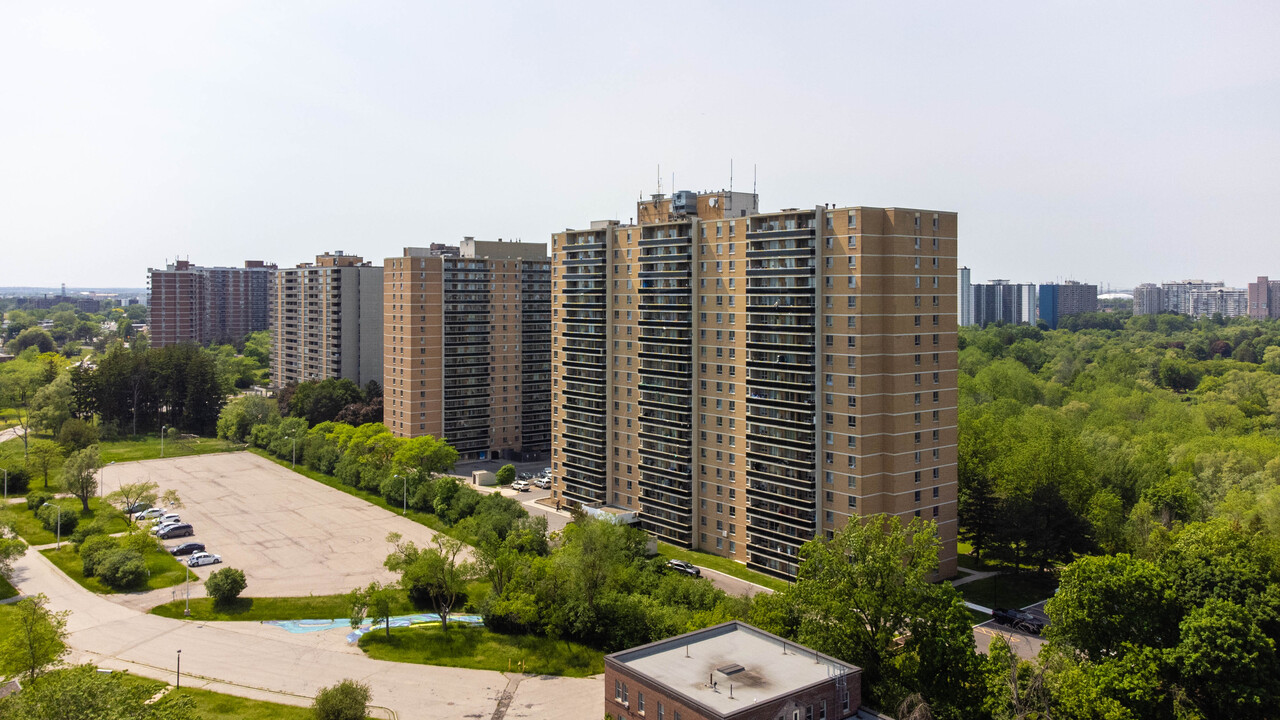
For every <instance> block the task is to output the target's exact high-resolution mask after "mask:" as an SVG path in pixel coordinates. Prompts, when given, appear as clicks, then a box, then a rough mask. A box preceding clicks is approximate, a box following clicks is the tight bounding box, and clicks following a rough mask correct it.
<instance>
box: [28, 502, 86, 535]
mask: <svg viewBox="0 0 1280 720" xmlns="http://www.w3.org/2000/svg"><path fill="white" fill-rule="evenodd" d="M28 502H30V500H28ZM59 508H60V506H58V505H41V506H40V508H39V509H38V510H36V519H37V520H39V521H40V524H41V525H44V529H45V530H48V531H49V532H51V533H61V534H62V535H63V536H64V537H69V536H70V535H71V531H72V530H75V529H76V525H79V524H80V513H79V512H77V511H76V510H74V509H72V508H61V511H59ZM59 525H61V526H62V527H61V528H59V527H58V526H59Z"/></svg>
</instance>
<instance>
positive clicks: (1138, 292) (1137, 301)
mask: <svg viewBox="0 0 1280 720" xmlns="http://www.w3.org/2000/svg"><path fill="white" fill-rule="evenodd" d="M1161 312H1164V288H1162V287H1160V286H1159V285H1156V284H1155V283H1142V284H1141V285H1139V286H1138V287H1136V288H1134V289H1133V314H1134V315H1156V314H1159V313H1161Z"/></svg>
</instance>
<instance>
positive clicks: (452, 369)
mask: <svg viewBox="0 0 1280 720" xmlns="http://www.w3.org/2000/svg"><path fill="white" fill-rule="evenodd" d="M450 249H451V248H444V247H442V246H438V245H435V246H433V247H431V248H405V250H404V255H403V256H402V257H396V258H387V260H386V263H385V265H384V268H383V270H384V282H385V289H384V292H383V302H384V308H383V316H384V318H385V325H384V327H385V330H384V342H383V344H384V348H385V355H384V359H383V367H384V373H385V382H384V396H383V408H384V409H383V414H384V420H383V422H384V423H385V424H386V426H387V427H389V428H391V431H392V432H393V433H395V434H396V435H399V436H402V437H417V436H419V435H434V436H436V437H443V438H445V439H447V440H448V441H449V443H450V444H451V445H453V447H454V448H456V449H457V450H458V454H459V455H460V456H461V457H462V458H463V459H464V460H480V459H511V460H532V459H541V458H545V457H547V456H548V455H549V452H550V449H551V306H550V303H551V294H550V293H551V261H550V259H549V258H548V257H547V246H546V243H521V242H502V241H497V242H485V241H476V240H474V239H472V238H466V239H465V240H463V241H462V246H461V248H456V249H453V250H454V252H453V253H450V252H447V251H448V250H450Z"/></svg>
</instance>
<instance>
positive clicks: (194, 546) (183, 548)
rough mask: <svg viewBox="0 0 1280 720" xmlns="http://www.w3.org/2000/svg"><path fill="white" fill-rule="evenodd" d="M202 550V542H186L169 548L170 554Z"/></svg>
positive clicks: (184, 553)
mask: <svg viewBox="0 0 1280 720" xmlns="http://www.w3.org/2000/svg"><path fill="white" fill-rule="evenodd" d="M196 552H204V543H198V542H188V543H182V544H181V545H175V546H174V547H172V548H170V550H169V554H171V555H190V554H191V553H196Z"/></svg>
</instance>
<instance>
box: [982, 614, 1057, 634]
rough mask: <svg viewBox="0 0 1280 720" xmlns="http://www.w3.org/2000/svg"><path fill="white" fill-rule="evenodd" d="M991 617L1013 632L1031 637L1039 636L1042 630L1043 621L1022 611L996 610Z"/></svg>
mask: <svg viewBox="0 0 1280 720" xmlns="http://www.w3.org/2000/svg"><path fill="white" fill-rule="evenodd" d="M991 617H992V618H993V619H994V620H995V621H996V623H998V624H1000V625H1007V626H1009V627H1011V628H1013V629H1014V630H1021V631H1022V632H1025V633H1031V634H1032V635H1039V634H1040V633H1041V631H1043V630H1044V624H1045V623H1044V620H1042V619H1040V618H1038V617H1036V616H1035V615H1032V614H1031V613H1029V612H1025V611H1023V610H1008V609H1005V608H996V609H995V610H992V611H991Z"/></svg>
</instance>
